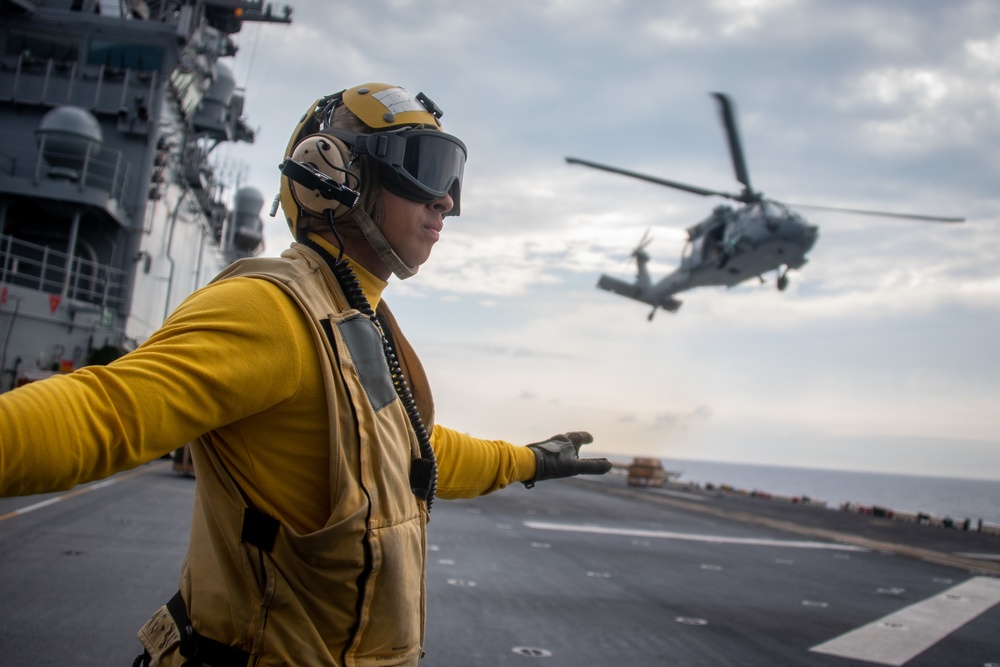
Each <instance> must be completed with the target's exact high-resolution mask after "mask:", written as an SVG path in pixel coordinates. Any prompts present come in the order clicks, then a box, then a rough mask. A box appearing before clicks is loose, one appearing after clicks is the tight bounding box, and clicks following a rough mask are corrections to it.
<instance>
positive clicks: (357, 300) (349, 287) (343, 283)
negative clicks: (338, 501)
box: [300, 211, 438, 513]
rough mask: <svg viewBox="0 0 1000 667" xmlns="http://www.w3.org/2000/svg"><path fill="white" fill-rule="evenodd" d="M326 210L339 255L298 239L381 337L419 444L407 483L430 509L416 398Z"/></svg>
mask: <svg viewBox="0 0 1000 667" xmlns="http://www.w3.org/2000/svg"><path fill="white" fill-rule="evenodd" d="M327 213H328V215H327V218H328V222H330V228H331V229H333V230H334V234H335V235H336V237H337V240H338V241H340V256H339V257H338V258H336V259H334V257H333V255H331V254H330V253H329V252H327V250H326V249H325V248H323V247H322V246H321V245H319V244H318V243H316V242H315V241H312V240H311V239H304V240H302V241H300V243H302V244H303V245H305V246H307V247H309V248H310V249H312V250H314V251H315V252H316V253H317V254H319V256H320V257H322V258H323V259H324V261H326V263H327V265H328V266H329V267H330V270H331V271H333V275H334V277H335V278H336V279H337V283H339V284H340V289H341V290H343V292H344V296H345V297H346V298H347V303H348V304H350V306H351V308H354V309H355V310H358V311H360V312H361V313H362V314H363V315H365V316H366V317H367V318H368V319H370V320H371V321H372V324H374V325H375V328H376V329H377V330H378V332H379V335H380V336H381V338H382V352H383V353H384V354H385V361H386V364H387V365H388V366H389V375H390V376H391V377H392V386H393V388H394V389H395V390H396V396H398V397H399V400H400V402H401V403H402V404H403V409H404V410H405V411H406V416H407V417H408V418H409V420H410V426H411V427H412V428H413V432H414V434H415V435H416V436H417V444H418V445H419V446H420V458H419V459H414V460H413V461H412V463H411V465H412V468H411V469H410V487H411V489H412V490H413V493H415V494H416V495H417V496H418V497H420V498H422V499H423V500H425V501H426V502H427V512H428V513H430V511H431V505H433V504H434V496H435V494H436V493H437V478H438V474H437V460H436V458H435V456H434V448H433V447H432V446H431V439H430V434H428V433H427V428H426V427H425V426H424V420H423V418H422V417H421V416H420V411H419V410H418V409H417V402H416V400H415V399H414V398H413V393H412V392H411V391H410V385H409V383H408V382H407V381H406V377H405V376H404V375H403V369H402V367H400V365H399V359H398V357H397V356H396V349H395V347H394V345H393V342H392V341H391V340H390V336H391V333H387V332H390V331H391V330H390V329H389V327H388V326H385V325H384V323H383V321H382V319H381V318H380V317H379V316H378V315H377V314H376V313H375V311H374V310H372V307H371V304H370V303H368V297H367V296H365V293H364V291H363V290H362V289H361V284H360V283H359V282H358V277H357V276H356V275H355V274H354V270H353V269H351V265H350V264H349V263H348V262H347V260H346V259H344V246H343V241H341V239H340V235H339V234H337V232H336V229H334V226H333V224H332V220H329V218H331V217H332V215H331V214H330V211H327Z"/></svg>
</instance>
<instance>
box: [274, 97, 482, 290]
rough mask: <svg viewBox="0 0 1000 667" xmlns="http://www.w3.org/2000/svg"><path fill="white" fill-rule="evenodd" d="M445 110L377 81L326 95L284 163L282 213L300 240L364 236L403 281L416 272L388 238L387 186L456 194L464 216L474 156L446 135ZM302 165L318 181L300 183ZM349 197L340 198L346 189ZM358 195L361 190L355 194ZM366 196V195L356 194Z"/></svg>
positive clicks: (396, 190)
mask: <svg viewBox="0 0 1000 667" xmlns="http://www.w3.org/2000/svg"><path fill="white" fill-rule="evenodd" d="M441 115H442V112H441V109H440V108H438V106H437V105H436V104H434V102H432V101H431V100H430V99H428V98H427V96H426V95H424V94H423V93H419V94H417V95H416V96H414V95H412V94H410V93H409V92H408V91H406V90H404V89H403V88H399V87H397V86H390V85H388V84H384V83H369V84H364V85H361V86H357V87H355V88H349V89H347V90H344V91H341V92H339V93H334V94H333V95H328V96H326V97H322V98H320V99H318V100H316V101H315V102H313V103H312V104H311V105H309V108H308V109H307V110H306V113H305V114H304V115H303V116H302V119H301V120H300V121H299V124H298V125H297V126H296V128H295V131H294V132H292V136H291V138H290V139H289V142H288V147H287V148H286V149H285V161H284V162H283V163H282V176H281V190H280V195H279V196H280V199H281V208H282V211H283V212H284V214H285V219H286V221H287V223H288V227H289V229H290V230H291V232H292V235H293V236H294V237H295V238H299V237H300V236H301V235H302V234H303V233H304V232H305V231H308V230H311V229H319V228H323V227H325V226H326V224H327V221H328V220H329V219H330V218H329V217H328V216H332V219H333V220H334V221H335V224H336V225H337V229H338V230H339V231H341V232H344V233H347V234H351V235H355V236H363V237H364V238H365V239H367V240H368V242H369V243H370V244H371V245H372V247H373V248H374V249H375V250H376V251H377V252H378V253H379V256H380V258H381V259H382V260H383V261H385V263H386V265H387V266H389V268H390V269H392V271H393V273H395V274H396V275H397V276H398V277H400V278H408V277H409V276H411V275H413V274H414V273H416V268H414V267H409V266H407V265H406V264H404V263H403V262H402V260H400V259H399V257H398V256H396V254H395V252H394V251H393V250H392V248H391V247H390V246H389V244H388V242H386V240H385V237H384V236H383V235H382V233H381V231H380V230H381V226H382V223H383V219H382V211H383V209H382V198H381V191H380V187H379V186H383V187H385V188H386V189H388V190H389V191H390V192H392V193H393V194H396V195H399V196H401V197H404V198H406V199H409V200H411V201H418V202H430V201H434V200H435V199H438V198H440V197H443V196H444V195H446V194H450V195H451V197H452V199H453V200H454V207H453V208H452V209H451V211H450V212H449V213H448V215H458V214H459V211H460V198H461V187H462V174H463V171H464V168H465V159H466V155H467V151H466V148H465V144H463V143H462V142H461V141H460V140H459V139H458V138H457V137H454V136H452V135H450V134H445V133H444V132H443V131H441V123H440V120H439V119H440V117H441ZM289 163H292V165H293V166H296V167H298V165H301V166H302V167H305V169H307V170H309V172H310V174H309V175H311V176H312V178H294V176H295V175H296V174H299V173H302V172H301V170H300V169H299V170H291V169H286V168H285V167H286V165H288V164H289ZM345 189H347V190H346V192H347V193H349V196H345V197H341V196H337V195H338V193H339V194H343V193H344V192H345ZM351 191H355V192H351ZM356 193H357V194H359V195H360V196H359V197H354V196H353V195H355V194H356Z"/></svg>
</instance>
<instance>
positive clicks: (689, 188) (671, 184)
mask: <svg viewBox="0 0 1000 667" xmlns="http://www.w3.org/2000/svg"><path fill="white" fill-rule="evenodd" d="M566 162H568V163H570V164H582V165H584V166H586V167H593V168H594V169H601V170H603V171H610V172H611V173H613V174H621V175H622V176H631V177H632V178H638V179H640V180H643V181H649V182H650V183H656V184H657V185H665V186H667V187H668V188H677V189H678V190H684V191H685V192H691V193H694V194H696V195H703V196H706V197H707V196H711V195H714V196H717V197H727V198H729V199H735V200H736V201H742V199H741V198H740V195H737V194H733V193H731V192H721V191H719V190H709V189H708V188H700V187H698V186H697V185H687V184H685V183H678V182H677V181H668V180H667V179H665V178H657V177H656V176H648V175H646V174H640V173H638V172H634V171H628V170H627V169H619V168H617V167H609V166H607V165H604V164H598V163H597V162H590V161H588V160H581V159H579V158H575V157H567V158H566Z"/></svg>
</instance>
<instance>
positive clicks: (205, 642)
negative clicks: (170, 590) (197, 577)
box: [167, 591, 250, 667]
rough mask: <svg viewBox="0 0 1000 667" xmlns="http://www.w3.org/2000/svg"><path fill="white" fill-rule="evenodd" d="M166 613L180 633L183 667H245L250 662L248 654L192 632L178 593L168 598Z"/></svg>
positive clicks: (192, 629)
mask: <svg viewBox="0 0 1000 667" xmlns="http://www.w3.org/2000/svg"><path fill="white" fill-rule="evenodd" d="M167 611H169V612H170V616H171V617H172V618H173V619H174V623H175V624H176V625H177V629H178V630H180V633H181V646H180V651H181V655H182V656H184V657H185V658H187V662H186V663H184V665H185V667H202V665H211V667H246V665H247V663H249V662H250V654H249V653H248V652H246V651H244V650H242V649H238V648H236V647H235V646H229V645H228V644H223V643H222V642H220V641H216V640H214V639H210V638H209V637H203V636H202V635H199V634H198V633H197V632H195V631H194V626H192V625H191V619H190V618H189V617H188V613H187V607H186V606H185V605H184V598H182V597H181V594H180V591H178V592H177V593H175V594H174V596H173V597H172V598H170V602H168V603H167Z"/></svg>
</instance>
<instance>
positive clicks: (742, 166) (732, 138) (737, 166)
mask: <svg viewBox="0 0 1000 667" xmlns="http://www.w3.org/2000/svg"><path fill="white" fill-rule="evenodd" d="M712 95H713V96H715V99H716V100H717V101H718V102H719V113H720V114H721V115H722V124H723V125H724V126H725V128H726V138H727V139H728V140H729V153H730V155H731V156H732V158H733V170H734V171H735V172H736V180H738V181H739V182H740V183H742V184H743V185H744V187H746V189H747V192H753V188H752V187H751V186H750V173H749V172H748V171H747V165H746V161H745V160H744V159H743V144H742V143H741V142H740V132H739V130H738V129H737V128H736V117H735V115H734V114H733V103H732V101H731V100H730V99H729V97H727V96H726V95H725V94H724V93H712Z"/></svg>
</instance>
